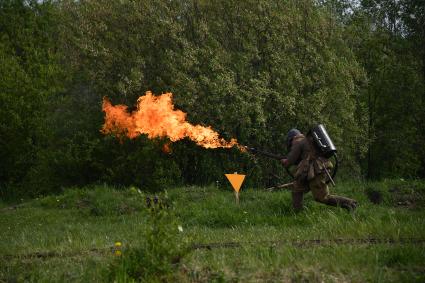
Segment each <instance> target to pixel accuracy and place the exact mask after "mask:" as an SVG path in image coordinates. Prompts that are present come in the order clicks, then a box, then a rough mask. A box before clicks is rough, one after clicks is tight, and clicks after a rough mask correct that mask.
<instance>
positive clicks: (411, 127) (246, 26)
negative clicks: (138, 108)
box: [0, 0, 425, 194]
mask: <svg viewBox="0 0 425 283" xmlns="http://www.w3.org/2000/svg"><path fill="white" fill-rule="evenodd" d="M419 4H420V1H413V0H404V1H389V0H387V1H383V0H382V1H362V2H361V5H360V6H355V5H354V6H353V5H352V2H351V1H312V0H302V1H295V0H291V1H277V0H276V1H251V0H248V1H236V0H230V1H224V0H223V1H222V0H217V1H214V2H211V1H167V0H160V1H155V3H153V1H145V0H140V1H106V0H94V1H71V0H62V1H35V0H34V1H23V0H7V1H2V2H1V3H0V13H1V14H0V16H1V17H0V28H1V29H0V36H1V39H2V40H1V41H0V60H1V61H2V62H1V63H2V64H0V74H1V78H0V102H1V103H2V105H5V107H3V108H0V114H1V119H2V120H1V124H0V134H1V135H2V140H1V145H0V157H1V158H2V160H5V162H2V163H1V165H0V166H2V167H1V168H0V169H1V171H0V180H1V182H2V184H18V183H20V182H21V180H22V179H24V181H25V182H26V186H27V187H28V186H31V187H32V188H37V189H34V190H33V193H34V194H38V193H43V190H45V191H54V190H58V189H60V187H61V186H72V185H82V184H86V183H92V182H108V183H115V184H124V185H130V184H135V185H140V186H145V187H151V188H154V189H155V188H157V187H161V186H168V185H170V184H173V183H197V184H205V183H211V182H215V181H216V180H222V178H223V173H224V172H232V171H239V172H241V171H245V172H248V173H250V174H252V176H251V178H248V180H249V181H250V182H252V183H251V184H250V185H256V186H257V185H262V184H264V183H265V182H268V181H267V180H268V176H271V175H280V176H283V175H284V174H283V173H280V172H282V168H281V167H280V165H279V164H278V163H274V162H269V161H268V160H252V158H251V157H249V156H247V155H246V154H243V153H240V152H239V151H237V150H230V151H229V150H214V151H208V150H204V149H202V148H198V147H197V146H196V145H194V144H193V143H190V142H188V141H183V142H178V143H176V144H174V145H173V146H172V147H173V153H172V154H171V155H167V154H164V153H163V152H162V151H161V147H162V145H163V144H164V143H165V142H167V141H166V140H155V141H151V140H148V139H146V138H145V137H140V138H138V139H136V140H133V141H124V142H123V143H120V141H118V140H114V139H111V138H109V137H104V136H102V135H101V134H100V132H99V130H100V128H101V125H102V123H103V114H102V112H101V101H102V97H103V96H108V97H109V98H110V99H111V100H112V102H113V104H118V103H123V104H126V105H129V106H130V107H133V105H134V104H135V102H136V100H137V98H138V97H139V96H140V95H143V93H144V92H145V91H146V90H151V91H153V92H154V93H156V94H160V93H162V92H166V91H171V92H173V93H174V99H175V104H176V107H177V108H179V109H181V110H183V111H185V112H187V113H188V120H189V121H190V122H192V123H194V124H202V125H211V126H212V127H213V128H214V129H215V130H217V131H218V132H219V133H221V134H222V136H223V137H224V138H226V139H230V138H233V137H234V138H237V139H238V140H239V141H240V142H241V143H242V144H247V145H251V146H258V147H261V148H267V149H269V150H272V151H276V152H281V153H284V151H285V143H284V140H285V135H286V132H287V131H288V129H290V128H293V127H298V128H300V129H301V130H302V131H307V130H308V129H309V128H310V126H311V125H313V124H314V123H318V122H321V123H324V124H325V125H326V127H327V129H328V131H329V132H330V134H331V135H332V138H333V140H334V142H335V144H336V145H337V146H338V149H339V152H340V155H341V156H342V159H343V162H344V166H343V168H346V169H347V170H346V174H350V175H355V176H359V175H360V174H361V169H363V171H365V172H367V175H368V176H369V177H384V176H393V175H395V174H396V175H397V174H398V175H400V176H401V175H403V176H407V175H411V176H414V175H415V176H423V174H424V172H423V168H424V166H423V160H425V158H423V156H424V154H425V153H424V149H423V147H422V146H421V141H422V140H423V138H424V136H423V135H424V133H425V131H424V130H423V125H424V123H423V122H424V119H425V117H424V114H423V111H421V110H420V109H421V108H422V107H423V103H424V100H423V97H424V93H423V89H424V74H425V72H424V71H423V70H424V56H423V54H424V51H423V48H422V47H423V40H424V38H425V37H424V36H423V34H424V29H423V26H424V25H423V24H422V23H423V18H424V12H423V8H421V6H420V5H419ZM12 19H13V20H12ZM3 137H4V138H3ZM368 149H369V151H367V150H368ZM366 152H368V155H367V157H366V159H365V158H364V156H365V153H366ZM258 165H260V166H258ZM360 165H362V167H361V166H360ZM421 170H422V171H421ZM421 174H422V175H421ZM223 181H224V180H223Z"/></svg>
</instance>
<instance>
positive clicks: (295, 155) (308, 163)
mask: <svg viewBox="0 0 425 283" xmlns="http://www.w3.org/2000/svg"><path fill="white" fill-rule="evenodd" d="M284 165H285V166H287V167H288V166H291V165H296V166H297V169H296V171H295V174H294V177H295V181H294V187H293V190H292V205H293V207H294V209H295V210H296V211H298V210H300V209H301V208H302V203H303V195H304V193H307V192H308V191H311V193H312V194H313V197H314V200H315V201H317V202H321V203H324V204H327V205H332V206H341V207H343V208H346V209H348V210H353V209H355V208H356V206H357V202H356V201H355V200H353V199H349V198H346V197H341V196H336V195H331V194H329V189H328V185H327V184H326V176H327V175H326V172H325V168H326V169H327V170H330V169H331V168H332V163H331V162H330V161H329V160H328V159H326V158H324V157H321V156H319V155H318V153H317V152H316V149H315V147H314V145H313V140H312V138H311V137H305V136H304V135H302V134H298V135H296V136H295V137H294V138H293V139H292V140H291V146H290V152H289V154H288V156H287V160H286V162H285V163H284Z"/></svg>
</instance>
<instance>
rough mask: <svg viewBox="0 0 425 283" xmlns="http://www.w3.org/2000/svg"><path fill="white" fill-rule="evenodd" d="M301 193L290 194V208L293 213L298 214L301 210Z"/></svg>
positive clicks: (302, 194)
mask: <svg viewBox="0 0 425 283" xmlns="http://www.w3.org/2000/svg"><path fill="white" fill-rule="evenodd" d="M303 196H304V193H303V192H292V207H293V208H294V211H295V212H300V211H301V210H302V208H303Z"/></svg>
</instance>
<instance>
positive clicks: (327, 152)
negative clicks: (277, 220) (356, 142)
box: [244, 124, 339, 187]
mask: <svg viewBox="0 0 425 283" xmlns="http://www.w3.org/2000/svg"><path fill="white" fill-rule="evenodd" d="M307 135H310V136H311V137H312V138H313V143H314V146H315V147H316V149H317V151H318V152H319V154H320V155H321V156H323V157H325V158H328V159H330V158H333V159H334V168H333V171H332V172H329V170H328V169H327V168H326V167H325V166H323V167H324V169H325V173H326V175H327V177H328V179H327V181H326V183H332V184H333V185H334V186H335V182H334V178H335V176H336V173H337V171H338V163H339V162H338V156H337V154H336V151H337V150H336V147H335V146H334V144H333V142H332V140H331V139H330V137H329V135H328V133H327V132H326V129H325V127H324V126H323V125H321V124H319V125H317V126H316V127H314V128H313V129H311V130H310V131H309V132H308V134H307ZM244 148H245V149H246V151H248V152H250V153H251V154H254V155H256V154H259V155H262V156H265V157H268V158H272V159H276V160H279V161H280V160H282V159H284V158H285V156H283V155H279V154H274V153H270V152H268V151H264V150H261V149H258V148H254V147H249V146H244ZM285 169H286V172H287V173H288V175H289V176H291V177H292V179H294V175H293V174H292V173H291V172H290V171H289V170H288V168H286V167H285ZM291 184H292V183H288V184H284V185H280V186H277V187H287V186H289V185H291Z"/></svg>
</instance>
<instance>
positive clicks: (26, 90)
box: [0, 0, 66, 187]
mask: <svg viewBox="0 0 425 283" xmlns="http://www.w3.org/2000/svg"><path fill="white" fill-rule="evenodd" d="M53 13H54V7H53V4H52V3H50V2H47V1H46V2H44V3H39V2H38V1H18V0H5V1H1V3H0V105H1V107H0V117H1V122H0V136H1V146H0V159H1V160H2V161H1V162H0V182H1V184H2V185H5V184H12V185H13V184H18V183H20V182H21V181H22V180H23V179H26V178H27V176H28V174H29V172H30V171H31V168H33V166H34V165H35V163H36V160H37V155H38V152H39V149H40V148H42V147H43V146H45V142H46V138H47V136H48V135H49V133H48V132H46V129H45V127H44V125H43V121H44V118H45V117H46V115H47V113H46V109H47V108H46V104H47V101H48V99H49V98H50V97H51V96H52V95H55V94H56V93H58V92H61V91H62V90H63V86H64V79H65V77H66V76H65V74H64V72H63V69H62V68H61V66H60V64H59V59H60V56H58V52H57V48H58V45H57V43H56V40H57V27H58V23H57V21H56V20H57V18H55V17H54V16H53ZM2 187H3V186H2Z"/></svg>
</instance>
